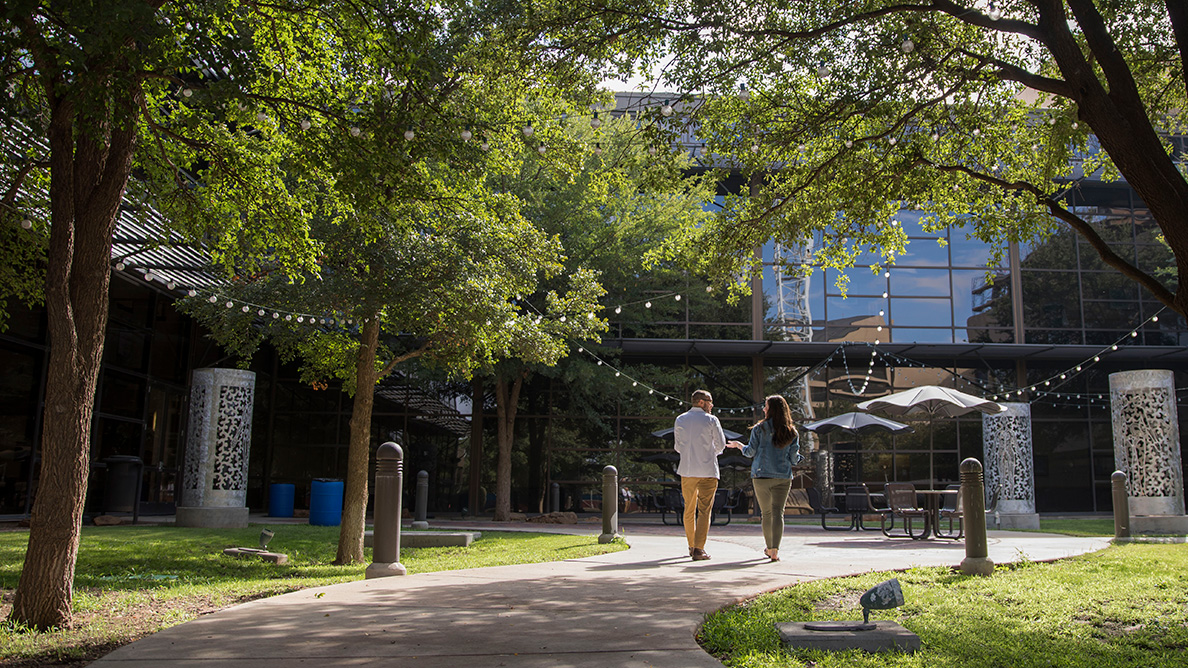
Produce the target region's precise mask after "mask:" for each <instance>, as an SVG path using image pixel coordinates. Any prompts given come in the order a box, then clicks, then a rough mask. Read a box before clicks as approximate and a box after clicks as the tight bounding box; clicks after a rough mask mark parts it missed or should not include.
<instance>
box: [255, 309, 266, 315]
mask: <svg viewBox="0 0 1188 668" xmlns="http://www.w3.org/2000/svg"><path fill="white" fill-rule="evenodd" d="M256 315H264V309H259V310H257V311H256Z"/></svg>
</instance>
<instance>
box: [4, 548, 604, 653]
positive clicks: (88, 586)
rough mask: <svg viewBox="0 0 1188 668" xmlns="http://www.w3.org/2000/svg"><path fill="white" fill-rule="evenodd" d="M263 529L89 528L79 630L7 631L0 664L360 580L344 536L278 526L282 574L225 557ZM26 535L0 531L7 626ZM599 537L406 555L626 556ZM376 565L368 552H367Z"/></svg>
mask: <svg viewBox="0 0 1188 668" xmlns="http://www.w3.org/2000/svg"><path fill="white" fill-rule="evenodd" d="M261 528H262V527H260V526H253V527H250V528H247V529H190V528H176V527H86V528H84V529H83V533H82V543H81V545H80V548H79V556H78V567H77V570H76V573H75V579H74V591H75V596H74V612H75V628H73V629H69V630H55V631H50V632H45V633H39V632H31V631H28V630H22V629H14V628H12V626H11V625H8V624H0V657H3V658H0V665H3V666H46V665H63V664H64V663H65V664H66V665H70V664H69V663H67V662H70V661H78V662H79V663H77V664H76V665H85V663H86V662H87V661H90V660H94V659H95V658H97V657H99V656H102V655H103V654H106V653H108V652H110V651H111V650H113V649H115V648H116V647H119V646H120V645H123V644H127V643H129V642H131V641H132V640H135V639H136V638H139V637H141V636H144V635H146V634H149V633H152V632H154V631H157V630H160V629H162V628H165V627H168V626H173V625H175V624H180V623H182V622H185V621H188V620H190V619H193V618H195V617H196V616H198V615H199V614H203V613H206V612H212V611H214V610H218V609H220V608H224V607H227V606H230V605H234V604H236V603H241V602H244V601H248V600H251V599H255V598H261V597H265V596H274V595H277V594H283V593H285V592H290V591H296V590H298V589H304V588H307V587H318V586H322V585H327V584H334V583H338V582H347V581H350V580H358V579H361V578H362V577H363V571H364V569H365V568H366V564H360V565H356V566H335V565H333V564H332V563H331V562H332V561H333V560H334V556H335V550H336V549H337V544H338V527H318V526H309V525H303V524H282V525H274V526H271V527H270V528H272V529H273V530H274V531H275V532H276V535H275V537H274V538H273V539H272V542H271V543H269V544H268V549H269V550H270V551H274V552H283V553H285V554H287V555H288V556H289V563H287V564H285V565H283V566H274V565H270V564H266V563H264V562H262V561H260V560H258V559H235V558H231V557H226V556H223V554H222V550H223V548H225V547H234V546H242V547H255V546H256V545H258V541H259V536H260V529H261ZM27 540H28V533H27V532H26V531H9V532H0V594H2V595H3V600H2V601H0V619H3V618H6V617H7V616H8V612H9V610H10V609H11V606H12V593H13V589H14V588H15V587H16V584H17V579H18V578H19V576H20V569H21V564H22V562H23V560H24V556H25V544H26V542H27ZM625 548H626V545H625V544H624V543H622V542H621V541H616V542H615V543H611V544H608V545H599V544H598V537H597V536H567V535H558V534H534V533H521V532H497V531H484V532H483V537H482V538H481V539H480V540H478V541H475V542H474V543H472V544H471V545H470V546H469V547H465V548H459V547H438V548H422V549H402V550H401V552H400V563H401V564H403V565H404V566H405V567H406V568H407V569H408V572H409V573H428V572H431V571H441V570H453V569H460V568H478V567H481V566H501V565H506V564H523V563H537V562H543V561H556V560H560V559H572V558H578V557H585V556H591V555H595V554H603V553H606V552H614V551H618V550H622V549H625ZM367 555H368V557H369V558H370V550H368V551H367Z"/></svg>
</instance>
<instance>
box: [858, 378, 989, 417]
mask: <svg viewBox="0 0 1188 668" xmlns="http://www.w3.org/2000/svg"><path fill="white" fill-rule="evenodd" d="M856 408H858V410H862V411H882V412H884V413H887V414H888V415H908V414H909V413H923V414H924V415H928V416H931V417H955V416H958V415H965V414H966V413H969V412H972V411H980V412H982V413H986V414H989V415H995V414H997V413H1001V412H1003V411H1005V410H1006V406H1002V405H1000V404H996V403H994V402H993V401H990V400H989V399H982V398H980V397H975V396H974V395H972V394H966V393H965V392H960V391H958V390H954V389H951V388H948V387H941V386H939V385H922V386H920V387H914V388H912V389H910V390H904V391H902V392H896V393H895V394H888V395H887V396H885V397H879V398H878V399H871V400H870V401H863V402H862V403H860V404H858V405H857V406H856Z"/></svg>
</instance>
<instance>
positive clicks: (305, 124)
mask: <svg viewBox="0 0 1188 668" xmlns="http://www.w3.org/2000/svg"><path fill="white" fill-rule="evenodd" d="M311 125H313V123H310V122H309V119H304V120H302V121H301V129H302V130H308V129H309V128H310V126H311Z"/></svg>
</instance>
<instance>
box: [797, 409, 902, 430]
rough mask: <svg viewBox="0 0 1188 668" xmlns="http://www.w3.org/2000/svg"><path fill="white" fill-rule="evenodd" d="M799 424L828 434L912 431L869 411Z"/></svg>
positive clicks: (843, 414)
mask: <svg viewBox="0 0 1188 668" xmlns="http://www.w3.org/2000/svg"><path fill="white" fill-rule="evenodd" d="M801 426H802V427H804V428H805V429H807V430H809V431H811V432H815V433H818V434H829V433H831V432H835V431H838V430H842V431H849V432H853V433H855V434H859V433H864V432H868V431H879V430H883V431H889V432H891V433H892V434H899V433H902V432H910V431H913V429H912V428H911V427H910V426H908V425H906V424H902V423H899V422H895V421H894V420H888V419H886V418H881V417H879V416H877V415H871V414H870V413H842V414H841V415H834V416H833V417H831V418H825V419H824V420H817V421H816V422H806V423H805V424H803V425H801Z"/></svg>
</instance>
